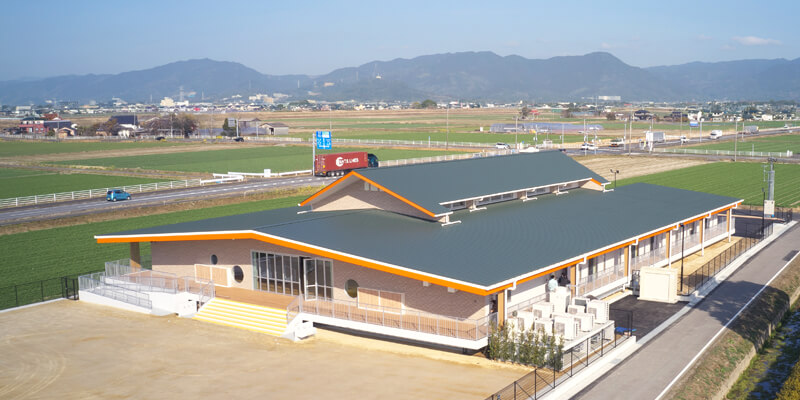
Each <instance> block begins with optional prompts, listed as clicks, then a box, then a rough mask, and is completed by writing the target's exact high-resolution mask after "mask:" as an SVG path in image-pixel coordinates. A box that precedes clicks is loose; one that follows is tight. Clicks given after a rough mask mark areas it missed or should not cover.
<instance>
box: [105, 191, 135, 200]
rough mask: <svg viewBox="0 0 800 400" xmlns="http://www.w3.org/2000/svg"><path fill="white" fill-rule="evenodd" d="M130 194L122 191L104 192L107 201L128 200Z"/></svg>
mask: <svg viewBox="0 0 800 400" xmlns="http://www.w3.org/2000/svg"><path fill="white" fill-rule="evenodd" d="M130 199H131V194H130V193H128V192H126V191H124V190H122V189H111V190H109V191H108V192H106V200H107V201H117V200H130Z"/></svg>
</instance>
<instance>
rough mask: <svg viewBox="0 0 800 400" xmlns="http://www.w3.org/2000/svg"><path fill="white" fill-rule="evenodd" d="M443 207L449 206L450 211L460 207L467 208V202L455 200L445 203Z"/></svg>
mask: <svg viewBox="0 0 800 400" xmlns="http://www.w3.org/2000/svg"><path fill="white" fill-rule="evenodd" d="M445 207H447V208H449V209H450V210H451V211H455V210H460V209H462V208H467V202H466V201H457V202H455V203H450V204H445Z"/></svg>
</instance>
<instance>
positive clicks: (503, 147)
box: [494, 142, 511, 150]
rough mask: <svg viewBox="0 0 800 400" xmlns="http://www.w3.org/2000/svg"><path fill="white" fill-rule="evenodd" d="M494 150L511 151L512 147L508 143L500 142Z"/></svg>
mask: <svg viewBox="0 0 800 400" xmlns="http://www.w3.org/2000/svg"><path fill="white" fill-rule="evenodd" d="M494 148H495V149H503V150H507V149H510V148H511V146H509V145H508V143H500V142H498V143H497V144H495V145H494Z"/></svg>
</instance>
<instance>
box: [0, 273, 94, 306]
mask: <svg viewBox="0 0 800 400" xmlns="http://www.w3.org/2000/svg"><path fill="white" fill-rule="evenodd" d="M92 272H97V271H90V272H85V273H82V274H76V275H68V276H62V277H59V278H51V279H45V280H41V281H35V282H28V283H21V284H19V285H13V286H6V287H3V288H0V310H5V309H7V308H13V307H20V306H24V305H28V304H33V303H40V302H43V301H47V300H53V299H60V298H65V299H73V300H77V298H78V276H80V275H85V274H90V273H92Z"/></svg>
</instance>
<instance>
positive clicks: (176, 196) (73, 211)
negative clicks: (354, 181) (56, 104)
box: [0, 176, 336, 226]
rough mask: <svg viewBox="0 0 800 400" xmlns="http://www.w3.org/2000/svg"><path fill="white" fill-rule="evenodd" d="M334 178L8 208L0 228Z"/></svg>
mask: <svg viewBox="0 0 800 400" xmlns="http://www.w3.org/2000/svg"><path fill="white" fill-rule="evenodd" d="M334 179H336V178H321V177H310V176H302V177H293V178H278V179H269V180H258V181H249V182H241V183H226V184H220V185H210V186H201V187H194V188H187V189H177V190H169V191H158V192H146V193H135V194H133V199H132V200H125V201H118V202H113V203H112V202H108V201H106V199H105V198H95V199H89V200H81V201H71V202H64V203H55V204H48V205H42V206H31V207H21V208H9V209H3V210H0V226H1V225H9V224H13V223H18V222H21V221H24V222H31V221H38V220H44V219H50V218H55V217H62V216H66V215H70V216H75V215H85V214H92V213H97V212H108V211H112V210H120V209H125V208H133V207H142V206H153V205H158V204H167V203H173V202H181V201H186V200H188V199H192V200H199V199H205V198H210V197H216V196H233V195H238V194H244V193H246V192H248V191H250V192H253V191H261V190H267V189H278V188H296V187H303V186H321V185H327V184H328V183H330V182H333V180H334Z"/></svg>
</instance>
